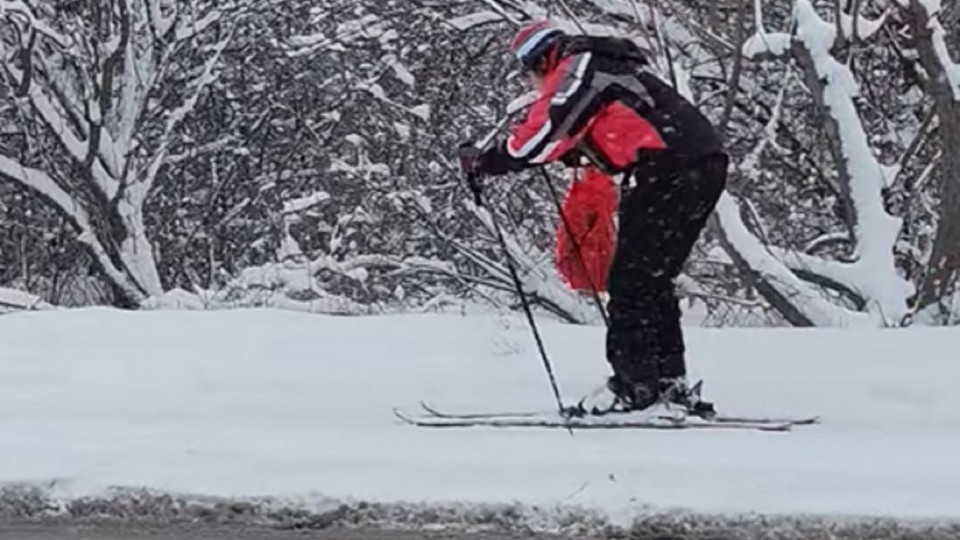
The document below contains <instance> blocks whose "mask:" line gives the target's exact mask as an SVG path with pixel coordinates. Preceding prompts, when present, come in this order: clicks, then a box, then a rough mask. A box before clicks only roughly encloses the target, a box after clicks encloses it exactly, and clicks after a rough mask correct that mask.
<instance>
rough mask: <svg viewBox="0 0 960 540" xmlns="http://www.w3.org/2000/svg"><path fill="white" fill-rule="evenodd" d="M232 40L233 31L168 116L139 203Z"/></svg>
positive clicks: (137, 191) (141, 185)
mask: <svg viewBox="0 0 960 540" xmlns="http://www.w3.org/2000/svg"><path fill="white" fill-rule="evenodd" d="M232 39H233V32H232V31H231V32H229V33H228V34H227V35H226V36H225V37H224V38H223V39H221V40H220V41H219V42H217V44H216V45H215V46H214V47H213V52H212V53H211V54H210V56H209V58H207V61H206V63H205V64H204V66H203V72H201V74H200V75H198V76H197V77H196V78H195V79H194V80H193V81H192V82H191V84H192V85H193V88H192V91H191V94H190V95H189V96H188V97H187V98H186V99H185V100H184V102H183V103H181V104H180V106H178V107H176V108H175V109H173V110H172V111H170V113H168V114H167V120H166V125H165V126H164V130H163V134H162V135H161V136H160V144H159V148H158V150H157V151H156V153H155V154H154V156H153V159H152V160H151V161H150V164H149V166H148V167H147V170H146V173H145V175H144V177H143V179H142V180H141V182H139V186H138V187H137V188H136V189H135V190H134V193H135V196H134V197H135V200H136V201H137V202H140V203H142V202H143V199H145V198H146V196H147V194H148V193H149V191H150V188H151V187H152V186H153V182H154V181H155V180H156V177H157V173H158V172H159V171H160V167H161V166H162V165H163V164H164V162H165V161H164V160H165V159H166V157H167V154H168V152H169V150H170V144H171V142H172V138H173V134H174V133H175V131H176V129H177V127H178V126H179V125H180V123H181V122H182V121H183V120H184V119H185V118H186V117H187V116H188V115H189V114H190V113H191V112H193V111H194V109H196V107H197V102H198V101H199V100H200V96H201V95H202V94H203V92H204V90H206V89H207V87H208V86H210V85H211V84H213V83H214V82H215V81H216V80H217V77H218V75H219V72H218V71H215V68H216V67H217V66H218V65H219V64H220V57H221V55H222V54H223V51H224V49H226V47H227V45H228V44H229V43H230V41H231V40H232Z"/></svg>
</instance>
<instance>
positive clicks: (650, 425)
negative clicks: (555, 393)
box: [394, 402, 819, 432]
mask: <svg viewBox="0 0 960 540" xmlns="http://www.w3.org/2000/svg"><path fill="white" fill-rule="evenodd" d="M420 406H421V408H422V409H423V412H422V413H421V414H419V415H409V414H406V413H404V412H402V411H400V410H395V411H394V414H395V415H396V416H397V418H399V419H400V420H401V421H403V422H405V423H407V424H411V425H414V426H418V427H429V428H466V427H495V428H523V427H526V428H546V429H558V428H559V429H594V430H600V429H653V430H683V429H741V430H742V429H747V430H758V431H774V432H783V431H790V430H791V429H792V428H793V427H794V426H805V425H811V424H816V423H817V422H819V418H818V417H815V416H811V417H796V418H767V417H744V416H725V415H717V416H713V417H711V418H701V417H699V416H692V415H687V414H679V415H678V414H675V412H674V411H664V412H663V414H660V413H652V414H651V413H611V414H606V415H602V416H584V417H565V416H562V415H561V414H560V413H558V412H556V411H554V412H500V413H492V412H479V413H450V412H444V411H441V410H439V409H437V408H436V407H433V406H431V405H428V404H426V403H422V402H421V403H420Z"/></svg>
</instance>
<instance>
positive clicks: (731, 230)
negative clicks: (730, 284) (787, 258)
mask: <svg viewBox="0 0 960 540" xmlns="http://www.w3.org/2000/svg"><path fill="white" fill-rule="evenodd" d="M717 216H718V218H719V220H720V225H721V227H722V228H723V232H724V234H725V235H726V237H727V240H728V241H729V242H730V243H731V244H732V245H733V246H734V247H735V249H736V251H737V253H738V254H739V255H740V257H742V258H743V259H744V260H745V262H746V263H747V265H748V266H749V268H750V269H751V270H753V271H754V272H757V273H758V274H759V277H760V279H762V280H764V281H765V282H766V283H767V284H769V285H770V286H772V287H774V288H775V289H776V290H777V292H778V293H779V294H781V295H782V296H783V297H785V298H786V299H787V300H788V301H789V302H790V303H791V304H792V305H794V306H797V308H798V309H800V310H801V311H802V313H803V315H804V316H805V317H807V318H808V319H810V321H811V322H812V323H813V324H815V325H817V326H837V327H850V326H863V325H869V324H871V322H870V320H869V318H868V317H867V315H866V314H863V313H856V312H853V311H850V310H847V309H844V308H842V307H840V306H838V305H836V304H835V303H833V302H832V301H830V300H829V299H827V298H826V297H825V296H824V295H823V293H822V292H820V291H819V290H818V289H817V288H816V287H814V286H813V285H812V284H810V283H808V282H805V281H803V280H802V279H800V278H799V277H798V276H797V275H796V274H795V273H794V272H792V271H791V269H790V267H789V266H787V265H786V264H784V263H783V262H782V261H781V260H779V259H778V258H777V257H776V256H774V254H773V253H771V252H770V251H769V250H768V248H767V247H766V246H764V245H763V243H762V242H761V241H760V240H759V239H758V238H757V237H756V236H754V235H753V234H752V233H751V232H750V231H749V230H748V229H747V227H746V225H744V223H743V220H742V219H740V208H739V205H738V204H737V201H736V200H735V199H734V198H733V197H732V196H731V195H729V194H727V193H724V194H723V195H722V196H721V198H720V202H719V203H718V205H717ZM805 262H806V263H807V264H812V258H807V259H805Z"/></svg>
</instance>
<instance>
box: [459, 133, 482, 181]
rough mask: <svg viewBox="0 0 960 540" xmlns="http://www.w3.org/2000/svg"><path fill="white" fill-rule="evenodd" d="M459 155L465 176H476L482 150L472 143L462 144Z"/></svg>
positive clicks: (461, 168)
mask: <svg viewBox="0 0 960 540" xmlns="http://www.w3.org/2000/svg"><path fill="white" fill-rule="evenodd" d="M457 155H458V156H459V157H460V170H462V171H463V172H464V173H465V174H467V175H471V174H476V173H477V172H479V171H478V169H477V166H478V164H479V163H480V149H479V148H477V147H476V146H475V145H474V143H473V142H472V141H467V142H463V143H460V147H459V148H458V149H457Z"/></svg>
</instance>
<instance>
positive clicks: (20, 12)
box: [0, 0, 72, 49]
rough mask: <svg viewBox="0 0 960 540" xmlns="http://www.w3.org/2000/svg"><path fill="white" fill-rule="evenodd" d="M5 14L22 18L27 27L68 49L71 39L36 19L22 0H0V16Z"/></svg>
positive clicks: (32, 11)
mask: <svg viewBox="0 0 960 540" xmlns="http://www.w3.org/2000/svg"><path fill="white" fill-rule="evenodd" d="M6 15H9V16H14V17H16V18H18V19H20V20H22V21H23V22H24V24H26V25H27V26H28V27H29V28H31V29H33V30H34V31H36V32H38V33H40V34H42V35H43V36H44V37H46V38H49V39H50V40H52V41H53V43H54V44H55V45H56V46H57V47H59V48H61V49H68V48H70V46H71V43H72V40H71V39H69V38H67V36H65V35H63V34H62V33H60V32H58V31H56V30H54V29H53V28H51V27H50V25H48V24H47V23H45V22H43V21H42V20H40V19H37V18H36V17H35V16H34V10H33V9H32V8H31V7H30V6H29V5H27V4H26V3H25V2H23V0H0V17H3V16H6Z"/></svg>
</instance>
